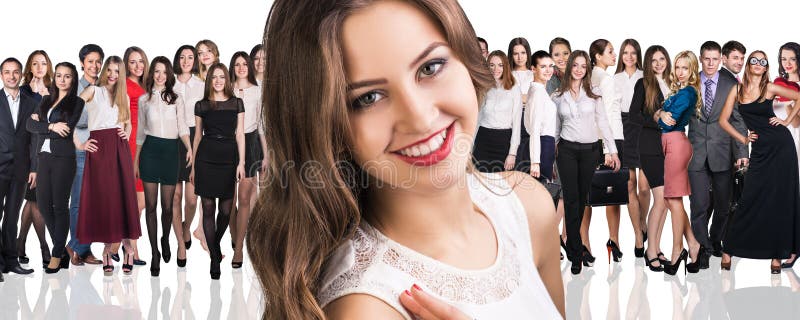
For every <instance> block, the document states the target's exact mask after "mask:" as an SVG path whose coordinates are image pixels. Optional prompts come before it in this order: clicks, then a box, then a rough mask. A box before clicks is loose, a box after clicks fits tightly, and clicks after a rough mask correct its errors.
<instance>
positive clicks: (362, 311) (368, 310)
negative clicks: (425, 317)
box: [324, 294, 404, 320]
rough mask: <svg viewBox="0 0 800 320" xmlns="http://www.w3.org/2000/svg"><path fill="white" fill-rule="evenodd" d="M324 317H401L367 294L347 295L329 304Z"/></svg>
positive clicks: (400, 319)
mask: <svg viewBox="0 0 800 320" xmlns="http://www.w3.org/2000/svg"><path fill="white" fill-rule="evenodd" d="M324 311H325V315H326V316H327V317H328V318H329V319H332V320H336V319H348V320H349V319H353V320H359V319H365V320H367V319H369V320H371V319H398V320H403V319H404V318H403V315H401V314H400V312H398V311H397V310H395V309H394V308H392V307H391V306H390V305H388V304H387V303H386V302H384V301H383V300H380V299H378V298H376V297H374V296H371V295H367V294H349V295H346V296H343V297H341V298H338V299H336V300H334V301H332V302H331V303H329V304H328V305H327V306H325V308H324Z"/></svg>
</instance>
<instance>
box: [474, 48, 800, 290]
mask: <svg viewBox="0 0 800 320" xmlns="http://www.w3.org/2000/svg"><path fill="white" fill-rule="evenodd" d="M478 41H479V43H480V46H481V50H482V53H483V55H484V57H485V58H486V59H487V62H488V66H489V68H490V70H491V71H492V74H493V75H494V78H495V80H496V83H497V85H496V86H494V87H493V88H491V89H490V90H489V93H488V94H487V97H490V98H487V99H486V100H484V101H483V104H482V109H481V116H482V117H481V118H480V120H479V122H478V125H479V129H478V132H477V136H476V138H475V141H476V142H475V146H474V148H475V149H474V150H475V155H476V156H475V161H476V167H477V168H478V169H479V170H482V171H495V172H496V171H504V170H519V171H522V172H525V173H528V174H530V175H531V176H532V177H535V178H539V179H540V180H541V181H542V182H547V181H548V180H549V181H552V180H553V179H560V182H561V186H562V188H563V194H562V195H560V196H559V198H560V199H559V202H558V209H559V211H560V215H562V216H563V218H564V225H565V228H564V229H563V232H562V234H561V239H560V240H561V243H562V246H563V247H564V250H565V251H566V256H567V258H568V260H569V261H571V262H572V267H571V271H572V272H573V273H575V274H577V273H580V271H581V268H582V266H592V265H593V263H594V262H595V257H594V255H593V253H592V249H591V248H592V246H591V245H590V243H589V241H588V229H589V224H590V222H591V208H590V207H587V199H586V197H587V195H588V193H589V187H590V184H591V182H592V177H593V174H594V171H595V168H596V166H597V165H598V164H604V165H606V166H609V167H611V168H614V169H625V170H628V172H629V177H628V204H627V208H628V212H629V214H630V220H631V224H632V226H633V230H634V232H635V235H634V238H635V242H636V243H635V244H634V255H635V256H636V257H643V258H644V260H645V263H646V265H647V266H648V267H649V269H650V270H652V271H657V272H658V271H664V272H666V273H668V274H675V273H676V272H677V269H678V268H679V267H680V265H681V263H682V262H684V263H686V270H687V271H688V272H691V273H696V272H699V270H701V269H706V268H708V264H709V257H711V256H717V257H721V258H722V260H721V261H722V262H721V267H722V269H724V270H729V269H730V261H731V256H739V257H744V258H753V259H772V266H771V269H770V270H771V272H772V273H779V272H780V270H781V268H791V267H792V266H793V265H794V263H795V258H796V253H797V249H798V246H799V245H800V216H798V210H799V209H800V206H798V199H800V193H798V190H797V187H796V186H795V185H796V183H795V181H794V180H796V179H795V177H800V176H798V159H797V154H798V150H800V149H798V148H800V144H798V136H800V134H798V127H797V126H798V125H800V117H796V114H797V110H798V108H795V106H797V105H798V99H800V92H799V91H800V78H799V77H798V69H797V57H798V55H800V45H798V44H797V43H795V42H788V43H786V44H784V45H782V46H781V47H780V49H779V56H778V61H779V65H778V67H777V69H778V76H777V77H776V78H774V80H772V81H770V74H769V69H770V64H769V61H768V59H767V56H766V55H765V53H764V52H763V51H753V52H751V53H750V54H749V55H747V50H746V49H745V46H744V45H743V44H741V43H740V42H738V41H733V40H732V41H728V42H726V43H725V44H724V45H722V46H720V45H719V44H718V43H717V42H715V41H707V42H705V43H703V44H702V45H701V46H700V50H699V53H700V54H699V59H698V57H697V56H696V55H695V54H694V53H693V52H692V51H682V52H680V53H678V54H677V55H676V56H675V57H674V59H670V56H669V53H668V52H667V50H666V49H665V48H664V47H662V46H659V45H653V46H650V47H649V48H647V49H646V50H645V52H644V54H642V50H641V46H640V45H639V42H638V41H636V40H635V39H626V40H624V41H623V42H622V43H621V44H620V46H619V49H618V50H616V48H615V47H614V45H613V44H612V43H610V42H609V41H607V40H605V39H598V40H595V41H593V42H592V43H591V44H590V46H589V50H588V53H587V51H582V50H574V51H573V49H572V48H571V46H570V43H569V41H567V40H566V39H564V38H555V39H553V40H552V41H551V42H550V46H549V50H548V51H536V52H534V53H532V54H531V53H530V52H531V49H530V45H529V44H528V41H527V40H525V39H524V38H515V39H513V40H511V42H510V43H509V45H508V51H507V52H508V53H507V54H506V53H505V52H503V51H499V50H496V51H491V52H489V50H488V46H487V43H486V41H485V40H483V39H481V38H479V39H478ZM617 52H618V53H617ZM618 57H619V58H620V59H619V61H617V58H618ZM615 64H616V67H614V65H615ZM720 64H722V67H721V68H720ZM609 67H612V68H614V69H615V71H614V73H613V75H611V74H609V73H608V72H607V71H606V70H607V69H608V68H609ZM740 74H741V77H740ZM498 96H502V97H505V99H492V97H498ZM687 129H688V137H687ZM554 141H555V142H554ZM553 159H555V165H554V164H553V163H554V161H553ZM739 169H746V170H747V174H746V179H745V180H746V181H747V183H746V184H745V188H744V190H743V192H742V194H741V198H740V199H736V200H735V201H733V202H734V203H735V204H736V205H735V207H736V213H735V215H733V216H732V217H731V215H732V214H731V212H730V209H731V207H732V201H731V196H732V192H733V178H734V173H735V171H736V170H739ZM556 172H557V173H558V174H559V175H558V176H555V175H554V173H556ZM685 196H689V203H690V210H689V211H690V215H687V214H686V209H685V208H684V204H683V197H685ZM651 199H652V203H651ZM667 210H669V212H670V213H671V221H672V230H673V241H672V244H673V246H672V249H671V256H670V257H669V259H667V256H666V255H664V254H663V253H662V250H661V247H660V240H661V236H662V234H661V231H662V228H663V226H664V222H665V214H666V212H667ZM606 217H607V219H608V227H609V230H608V234H609V239H608V242H606V248H607V252H608V258H609V259H608V260H609V263H610V262H611V260H612V258H613V260H614V261H619V260H620V259H621V258H622V255H623V252H622V250H621V249H620V245H619V225H620V208H619V206H607V207H606ZM709 223H710V226H709ZM648 240H649V241H648ZM684 240H685V242H684ZM645 242H647V243H648V245H647V246H646V249H645ZM684 243H685V244H686V245H687V246H688V250H686V249H684ZM689 260H691V263H689V262H688V261H689ZM780 260H784V261H783V262H781V261H780Z"/></svg>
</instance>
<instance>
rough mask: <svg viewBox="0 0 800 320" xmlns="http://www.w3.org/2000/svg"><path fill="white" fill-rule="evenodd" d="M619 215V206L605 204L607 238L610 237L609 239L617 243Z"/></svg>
mask: <svg viewBox="0 0 800 320" xmlns="http://www.w3.org/2000/svg"><path fill="white" fill-rule="evenodd" d="M619 215H620V207H619V206H606V220H607V221H608V238H609V239H611V241H614V242H615V243H616V244H617V245H619ZM587 231H588V229H587ZM587 242H588V241H587Z"/></svg>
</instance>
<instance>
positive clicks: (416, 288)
mask: <svg viewBox="0 0 800 320" xmlns="http://www.w3.org/2000/svg"><path fill="white" fill-rule="evenodd" d="M411 287H412V288H414V290H417V291H422V288H420V287H419V286H418V285H417V284H416V283H415V284H414V285H413V286H411Z"/></svg>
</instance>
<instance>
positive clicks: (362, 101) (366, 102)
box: [350, 91, 384, 110]
mask: <svg viewBox="0 0 800 320" xmlns="http://www.w3.org/2000/svg"><path fill="white" fill-rule="evenodd" d="M383 98H384V95H383V94H381V93H380V92H377V91H370V92H367V93H365V94H362V95H361V96H359V97H358V98H355V100H353V102H351V103H350V107H351V108H353V109H354V110H360V109H363V108H366V107H369V106H371V105H373V104H375V103H376V102H378V101H380V100H381V99H383Z"/></svg>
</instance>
